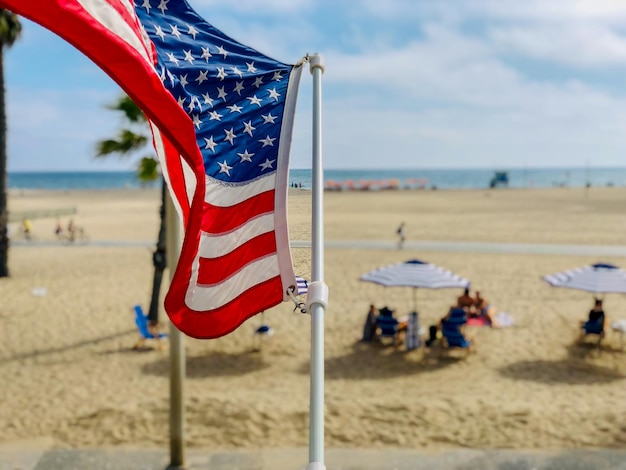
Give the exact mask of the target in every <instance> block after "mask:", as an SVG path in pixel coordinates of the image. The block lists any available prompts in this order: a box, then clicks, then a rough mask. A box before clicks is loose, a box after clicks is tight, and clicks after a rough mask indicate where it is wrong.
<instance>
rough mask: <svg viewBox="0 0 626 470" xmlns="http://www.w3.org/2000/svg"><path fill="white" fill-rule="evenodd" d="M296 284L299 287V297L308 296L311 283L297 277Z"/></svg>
mask: <svg viewBox="0 0 626 470" xmlns="http://www.w3.org/2000/svg"><path fill="white" fill-rule="evenodd" d="M296 283H297V287H298V295H306V293H307V292H309V282H308V281H307V280H306V279H304V278H303V277H300V276H296Z"/></svg>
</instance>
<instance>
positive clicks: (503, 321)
mask: <svg viewBox="0 0 626 470" xmlns="http://www.w3.org/2000/svg"><path fill="white" fill-rule="evenodd" d="M493 319H494V321H495V322H496V324H497V325H498V327H499V328H507V327H509V326H513V325H514V323H515V320H513V317H512V316H511V315H509V314H508V313H506V312H498V313H496V314H495V315H494V317H493ZM467 325H468V326H491V324H490V323H489V322H488V321H487V319H486V318H484V317H477V318H468V319H467Z"/></svg>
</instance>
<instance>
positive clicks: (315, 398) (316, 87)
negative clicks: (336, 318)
mask: <svg viewBox="0 0 626 470" xmlns="http://www.w3.org/2000/svg"><path fill="white" fill-rule="evenodd" d="M309 63H310V68H311V74H312V75H313V148H312V150H313V165H312V166H313V169H312V197H313V203H312V212H313V216H312V225H311V232H312V233H311V258H312V259H311V283H310V284H309V290H308V294H307V304H308V310H309V312H311V397H310V410H309V465H308V466H307V470H325V469H326V467H325V465H324V312H325V311H326V306H327V304H328V286H327V285H326V284H325V283H324V230H323V229H324V213H323V210H324V200H323V199H324V198H323V193H324V174H323V171H322V170H323V168H322V74H323V73H324V65H323V63H322V58H321V57H320V55H319V54H314V55H313V56H311V58H310V62H309Z"/></svg>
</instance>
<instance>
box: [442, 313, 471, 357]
mask: <svg viewBox="0 0 626 470" xmlns="http://www.w3.org/2000/svg"><path fill="white" fill-rule="evenodd" d="M466 323H467V314H466V313H465V310H463V309H462V308H454V309H452V310H450V313H449V315H448V318H446V319H444V320H442V321H441V335H442V336H443V345H444V346H445V347H446V348H459V349H464V350H465V351H467V352H468V353H469V351H470V348H471V346H472V340H470V339H468V338H466V337H465V335H464V334H463V333H462V331H461V329H462V328H463V326H464V325H465V324H466Z"/></svg>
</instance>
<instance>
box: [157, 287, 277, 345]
mask: <svg viewBox="0 0 626 470" xmlns="http://www.w3.org/2000/svg"><path fill="white" fill-rule="evenodd" d="M282 290H283V285H282V281H281V279H280V276H276V277H273V278H272V279H268V280H267V281H265V282H262V283H260V284H257V285H256V286H254V287H251V288H250V289H248V290H247V291H245V292H243V293H242V294H241V295H240V296H239V297H237V298H236V299H234V300H232V301H231V302H229V303H227V304H225V305H224V306H222V307H220V308H218V309H215V310H209V311H205V312H197V311H193V310H186V309H181V310H178V308H179V304H178V303H177V302H175V301H173V302H170V301H169V300H170V298H169V297H166V298H165V308H166V310H167V312H168V314H169V316H170V318H171V320H172V322H173V323H174V324H175V325H177V327H178V328H179V329H181V330H182V331H184V332H185V333H186V334H187V335H189V336H192V337H194V338H199V339H211V338H218V337H220V336H224V335H227V334H228V333H230V332H231V331H233V330H234V329H235V328H237V327H238V326H239V325H240V324H241V323H243V322H244V321H246V320H247V319H248V318H250V317H252V316H254V315H256V314H257V313H261V312H262V311H264V310H267V309H268V308H271V307H274V306H275V305H278V304H279V303H281V302H282V301H283V295H282ZM249 312H252V313H249Z"/></svg>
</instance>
